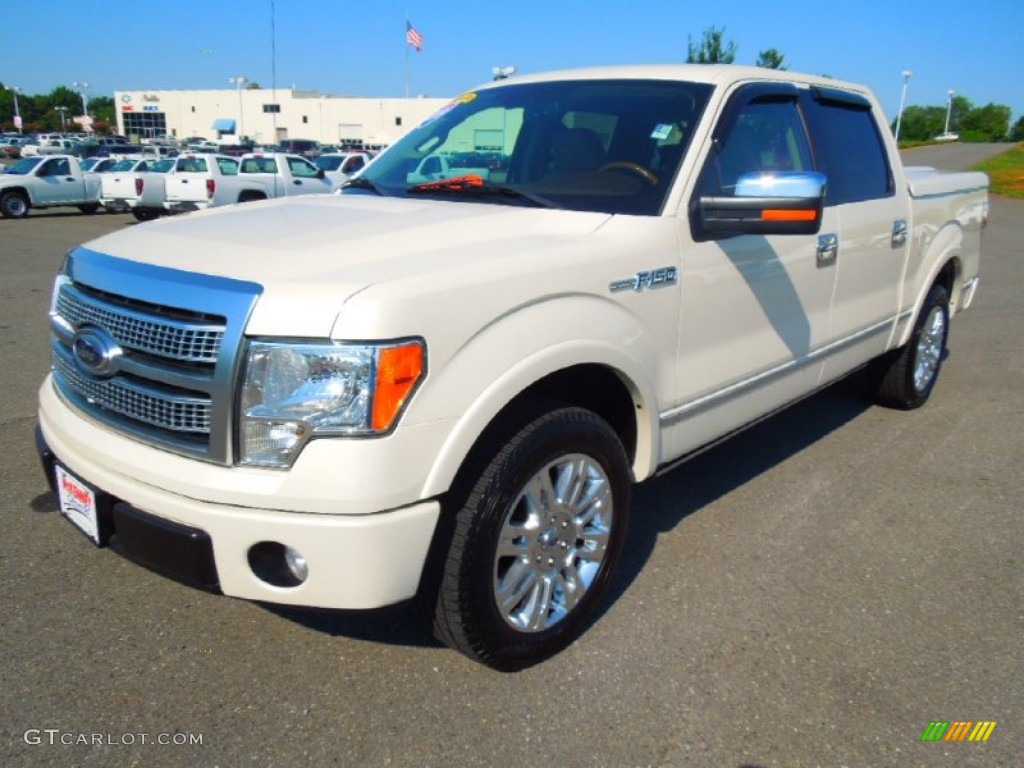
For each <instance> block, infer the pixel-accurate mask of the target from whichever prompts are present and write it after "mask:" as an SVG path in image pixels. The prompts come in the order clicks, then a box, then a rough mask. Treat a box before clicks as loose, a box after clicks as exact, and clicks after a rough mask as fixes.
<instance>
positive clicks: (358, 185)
mask: <svg viewBox="0 0 1024 768" xmlns="http://www.w3.org/2000/svg"><path fill="white" fill-rule="evenodd" d="M341 189H342V190H346V189H366V190H369V191H370V192H373V193H374V194H377V195H381V196H385V195H386V194H387V193H386V192H384V190H382V189H381V188H380V187H378V186H377V185H376V184H374V183H373V182H372V181H370V180H369V179H365V178H363V177H362V176H354V177H353V178H351V179H349V180H348V181H346V182H345V183H344V184H342V185H341Z"/></svg>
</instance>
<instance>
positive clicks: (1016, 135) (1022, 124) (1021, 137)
mask: <svg viewBox="0 0 1024 768" xmlns="http://www.w3.org/2000/svg"><path fill="white" fill-rule="evenodd" d="M1010 141H1024V117H1018V118H1017V122H1016V123H1014V124H1013V128H1012V129H1011V130H1010Z"/></svg>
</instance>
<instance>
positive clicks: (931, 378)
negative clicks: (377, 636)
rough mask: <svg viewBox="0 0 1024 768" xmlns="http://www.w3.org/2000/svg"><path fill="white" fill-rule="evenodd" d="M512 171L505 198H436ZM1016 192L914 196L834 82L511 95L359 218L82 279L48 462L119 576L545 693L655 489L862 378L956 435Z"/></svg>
mask: <svg viewBox="0 0 1024 768" xmlns="http://www.w3.org/2000/svg"><path fill="white" fill-rule="evenodd" d="M484 140H485V141H486V146H487V150H486V151H487V153H488V154H491V155H497V156H500V158H501V159H500V162H499V163H496V167H494V168H491V169H490V173H489V174H488V177H487V178H484V177H483V175H482V174H473V173H466V172H465V169H462V170H461V171H460V172H459V174H458V175H457V176H455V177H453V178H449V179H444V178H438V179H432V180H430V181H425V182H417V181H411V180H410V176H411V174H414V173H416V169H417V168H422V167H423V161H424V159H425V158H426V157H428V156H431V155H439V156H445V157H450V156H451V155H452V154H453V153H456V152H465V147H466V146H467V145H472V143H473V142H474V141H476V142H480V141H484ZM488 167H489V168H490V166H488ZM987 183H988V182H987V178H986V177H985V176H984V175H983V174H978V173H940V172H937V171H934V170H930V169H918V170H914V171H907V170H905V169H904V168H903V167H902V165H901V163H900V159H899V156H898V154H897V151H896V146H895V144H894V143H893V140H892V137H891V135H890V131H889V129H888V120H887V119H886V117H885V115H884V114H883V113H882V110H881V108H880V107H879V104H878V102H877V101H876V99H875V97H874V96H873V95H872V94H871V93H870V92H869V91H868V90H866V89H865V88H863V87H860V86H857V85H853V84H850V83H844V82H840V81H837V80H831V79H827V78H822V77H814V76H805V75H798V74H794V73H791V72H780V71H775V70H769V69H760V68H742V67H731V66H713V65H699V66H685V65H671V66H643V67H624V68H602V69H587V70H577V71H568V72H556V73H551V74H543V75H526V76H517V77H516V78H514V79H508V80H504V81H501V82H497V83H488V84H486V85H484V86H481V87H480V88H478V89H476V90H473V91H470V92H468V93H466V94H464V95H463V96H461V97H459V98H458V99H456V100H454V101H453V102H452V103H451V104H449V105H448V106H447V107H445V108H444V109H442V110H441V111H439V112H438V113H437V114H436V115H434V116H433V117H431V118H429V119H428V120H426V121H425V122H423V123H422V124H421V125H420V126H418V127H416V128H415V129H413V130H412V131H410V132H409V134H408V135H407V136H405V137H404V138H403V139H401V140H400V141H398V142H397V143H395V144H394V145H392V146H391V147H390V148H389V149H388V150H387V151H385V152H384V153H383V154H382V155H381V156H380V157H378V158H377V159H375V160H374V162H373V163H372V164H371V165H370V166H368V167H367V168H366V169H364V170H363V171H362V173H361V174H360V175H359V176H358V177H356V178H355V179H353V180H352V181H350V182H349V185H348V187H347V188H346V189H344V190H343V193H342V194H340V195H328V196H315V197H302V198H298V199H286V200H278V201H267V202H265V203H261V204H258V205H253V206H236V207H231V208H226V209H222V210H211V211H205V212H202V213H199V214H195V215H193V216H188V217H185V218H184V219H167V220H162V221H157V222H153V223H151V224H148V225H147V226H145V227H137V228H129V229H126V230H122V231H118V232H115V233H113V234H110V235H107V236H105V237H102V238H100V239H98V240H95V241H92V242H90V243H87V244H86V245H83V246H81V247H78V248H75V249H74V250H72V251H71V253H70V254H69V255H68V257H67V259H66V262H65V264H64V267H63V269H62V270H61V272H60V274H59V276H58V278H57V280H56V284H55V288H54V296H53V303H52V312H51V327H52V335H53V340H52V350H53V370H52V374H51V375H49V376H48V377H47V378H46V380H45V382H44V383H43V385H42V387H41V389H40V393H39V394H40V408H39V432H38V440H39V450H40V455H41V456H42V459H43V464H44V467H45V468H46V473H47V476H48V478H49V480H50V482H51V484H52V487H53V488H54V490H55V491H56V493H57V495H58V497H59V503H60V508H61V510H62V511H63V513H64V514H65V515H66V516H67V517H68V518H69V519H70V520H71V521H72V522H73V523H74V524H75V525H76V526H77V527H78V528H80V529H81V531H83V532H84V533H85V534H86V535H87V536H88V538H89V539H90V540H91V541H92V542H94V543H96V544H98V545H100V546H104V545H107V544H108V543H111V542H116V543H117V544H118V548H119V550H120V551H121V552H123V553H125V554H126V555H128V556H129V557H131V558H133V559H135V560H136V561H138V562H140V563H142V564H144V565H146V566H148V567H150V568H153V569H155V570H157V571H159V572H161V573H164V574H167V575H169V576H172V577H174V578H178V579H181V580H183V581H185V582H188V583H191V584H194V585H198V586H200V587H204V588H206V589H210V590H216V591H220V592H223V593H224V594H227V595H232V596H235V597H242V598H247V599H251V600H259V601H265V602H271V603H288V604H296V605H306V606H320V607H327V608H374V607H378V606H384V605H388V604H391V603H395V602H399V601H403V600H407V599H409V598H414V597H415V598H416V599H418V600H419V601H421V603H422V604H423V605H424V606H425V607H426V609H427V611H428V612H429V613H430V614H431V616H432V617H433V626H434V629H435V632H436V633H437V635H438V637H440V638H441V639H442V640H444V642H446V643H448V644H450V645H451V646H452V647H454V648H457V649H458V650H460V651H462V652H463V653H465V654H467V655H468V656H470V657H472V658H475V659H478V660H480V661H482V662H484V663H486V664H489V665H491V666H493V667H496V668H499V669H505V670H511V669H518V668H521V667H523V666H526V665H529V664H532V663H535V662H537V661H539V660H542V659H544V658H547V657H549V656H551V655H552V654H554V653H557V652H558V651H559V650H561V649H563V648H565V647H566V646H567V645H568V644H570V643H571V642H572V641H573V640H574V639H575V638H576V637H578V636H579V634H580V633H581V632H582V631H583V630H584V629H585V627H586V626H587V623H588V620H589V618H590V617H591V616H592V615H593V612H594V610H595V609H596V608H597V607H598V606H599V605H600V603H601V602H602V600H603V599H604V598H605V597H606V596H607V593H608V589H609V585H610V583H611V580H612V578H613V574H614V572H615V566H616V563H617V561H618V560H619V559H620V555H621V553H622V549H623V545H624V543H625V540H626V535H625V534H626V526H627V521H628V519H629V517H630V514H631V513H632V514H640V515H642V514H645V513H646V512H647V510H645V509H643V508H639V509H634V510H631V499H630V490H631V488H632V486H633V484H634V483H636V482H638V481H641V480H644V479H646V478H649V477H651V476H653V475H655V474H657V473H659V472H662V471H665V470H667V469H669V468H671V467H672V466H674V465H675V464H677V463H679V462H680V461H682V460H685V459H686V458H687V457H689V456H692V455H693V454H694V453H696V452H698V451H701V450H702V449H704V448H706V447H707V446H709V445H711V444H713V443H715V442H716V441H719V440H722V439H724V438H726V437H728V436H729V435H732V434H733V433H735V432H736V431H737V430H740V429H742V428H743V427H745V426H747V425H749V424H751V423H753V422H755V421H757V420H759V419H762V418H763V417H765V416H766V415H767V414H771V413H773V412H775V411H776V410H778V409H779V408H782V407H783V406H785V405H787V404H789V403H792V402H793V401H795V400H798V399H800V398H802V397H805V396H806V395H808V394H809V393H812V392H814V391H816V390H817V389H819V388H821V387H823V386H825V385H827V384H828V383H829V382H832V381H835V380H836V379H838V378H840V377H843V376H846V375H847V374H849V373H850V372H852V371H855V370H857V369H860V368H862V367H863V366H867V369H868V374H869V375H868V376H866V377H865V380H866V381H868V382H869V383H870V387H871V395H872V396H873V397H874V398H875V399H876V400H877V401H878V402H880V403H884V404H886V405H889V406H893V407H896V408H901V409H911V408H916V407H918V406H921V405H922V404H924V403H925V402H926V401H927V400H928V398H929V396H930V395H932V393H933V390H934V388H935V385H936V381H937V379H938V377H939V372H940V369H941V366H942V365H943V362H944V360H945V357H946V350H947V340H948V335H949V331H950V321H951V319H952V318H953V317H954V316H956V315H957V314H959V313H960V312H962V311H964V310H966V309H967V308H968V307H970V305H971V302H972V300H973V299H974V296H975V289H976V288H977V286H978V268H979V251H980V240H981V231H982V227H983V225H984V224H985V221H986V218H987V213H988V210H987V206H988V203H987ZM879 439H880V441H882V440H884V436H881V435H880V436H879Z"/></svg>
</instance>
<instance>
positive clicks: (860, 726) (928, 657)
mask: <svg viewBox="0 0 1024 768" xmlns="http://www.w3.org/2000/svg"><path fill="white" fill-rule="evenodd" d="M998 149H1001V148H999V147H996V148H991V147H977V146H973V147H972V146H971V145H954V146H946V147H938V148H928V149H922V150H914V151H912V152H909V153H906V154H907V156H906V159H907V162H908V163H910V164H915V165H934V166H937V167H940V168H948V169H956V168H962V167H967V166H969V165H970V164H972V163H973V162H976V161H977V159H979V157H980V154H981V153H986V152H987V153H988V154H991V153H993V152H995V151H998ZM124 226H134V223H133V220H132V219H131V218H130V217H127V216H123V215H120V216H119V215H110V214H99V215H96V216H85V215H81V214H79V213H78V212H77V211H64V210H58V211H56V212H48V211H41V212H33V213H32V214H31V215H30V216H29V218H28V219H26V220H23V221H9V220H3V221H0V296H2V301H0V350H2V353H3V356H2V363H0V384H2V387H0V392H2V393H3V397H2V398H0V425H2V427H3V428H2V429H0V456H2V457H3V469H2V470H0V511H2V514H3V520H2V523H0V534H2V535H0V595H2V596H3V598H2V599H3V602H2V614H0V616H2V618H0V726H2V728H0V766H5V767H7V766H11V767H17V766H39V765H54V766H71V765H75V766H121V765H140V766H165V765H166V766H173V765H181V766H225V767H226V766H242V765H253V766H271V765H273V766H303V765H310V766H320V765H339V766H378V765H380V766H456V765H457V766H501V767H505V766H565V767H572V766H715V767H719V766H724V767H729V768H741V767H744V768H750V767H753V766H851V767H852V766H865V767H868V766H869V767H871V768H875V767H878V766H986V767H988V766H1015V767H1019V766H1021V764H1022V763H1021V760H1022V757H1024V724H1022V717H1024V711H1022V703H1024V664H1022V660H1024V653H1022V638H1024V631H1022V630H1024V590H1022V562H1024V555H1022V551H1024V546H1022V545H1024V524H1022V516H1021V499H1022V498H1024V472H1022V467H1024V407H1022V406H1024V397H1022V391H1021V386H1020V382H1021V380H1022V377H1024V352H1022V347H1021V341H1020V340H1021V339H1022V338H1024V296H1022V288H1024V259H1022V258H1021V245H1020V244H1021V243H1024V203H1022V202H1020V201H1011V200H1006V199H993V200H992V205H991V223H990V225H989V228H988V229H987V230H986V232H985V234H984V243H983V249H984V253H983V266H982V281H981V287H980V289H979V293H978V296H977V299H976V302H975V306H974V307H973V308H972V309H971V310H970V311H969V312H967V313H965V314H964V315H962V316H960V317H958V318H956V320H955V322H954V324H953V328H952V334H951V339H950V348H951V357H950V358H949V360H948V361H947V362H946V364H945V367H944V368H943V372H942V377H941V379H940V382H939V384H938V387H937V389H936V391H935V393H934V395H933V398H932V400H931V402H930V403H929V404H928V405H927V406H926V407H924V408H922V409H920V410H918V411H915V412H911V413H902V412H897V411H891V410H886V409H883V408H879V407H875V406H871V405H869V404H868V403H866V402H865V401H864V399H863V397H862V396H861V390H860V384H861V382H860V381H859V379H858V378H857V377H856V376H855V377H851V378H850V379H847V380H846V381H844V382H841V383H840V384H838V385H836V386H834V387H832V388H830V389H828V390H826V391H825V392H823V393H821V394H819V395H817V396H815V397H814V398H811V399H809V400H807V401H805V402H803V403H801V404H799V405H798V406H796V407H794V408H792V409H790V410H789V411H787V412H785V413H783V414H781V415H779V416H777V417H775V418H773V419H771V420H770V421H768V422H766V423H764V424H761V425H759V426H758V427H756V428H754V429H752V430H750V431H748V432H746V433H745V434H743V435H741V436H739V437H738V438H736V439H734V440H732V441H730V442H728V443H726V444H724V445H723V446H721V447H719V448H717V449H714V450H712V451H710V452H708V453H706V454H704V455H703V456H701V457H700V458H698V459H696V460H694V461H693V462H691V463H689V464H687V465H685V466H683V467H682V468H680V469H679V470H677V471H675V472H673V473H671V474H669V475H667V476H665V477H662V478H659V479H657V480H654V481H651V482H648V483H645V484H643V485H642V486H641V487H640V488H639V489H638V491H637V493H636V495H635V501H634V517H633V521H634V526H633V529H632V530H631V532H630V541H629V544H628V553H627V557H626V559H625V562H624V567H623V569H622V572H621V573H620V576H619V579H618V581H617V586H616V592H615V594H614V596H613V600H612V601H611V602H610V604H609V605H608V606H607V608H606V609H605V610H604V611H603V612H602V613H601V615H600V616H599V617H598V618H597V620H596V621H595V623H594V625H593V627H591V629H590V630H589V631H588V632H587V633H586V634H585V635H584V636H583V637H582V638H581V639H580V640H579V641H578V642H577V643H576V644H575V645H573V646H572V647H571V648H569V649H568V650H566V651H565V652H564V653H562V654H561V655H559V656H557V657H556V658H554V659H552V660H550V661H549V662H547V663H544V664H542V665H539V666H536V667H534V668H531V669H529V670H526V671H524V672H520V673H516V674H500V673H497V672H493V671H490V670H488V669H486V668H484V667H482V666H479V665H476V664H473V663H472V662H470V661H469V660H467V659H465V658H463V657H462V656H460V655H458V654H456V653H455V652H453V651H450V650H448V649H446V648H443V647H441V646H440V645H438V644H437V643H436V642H435V641H434V640H433V639H432V637H431V635H430V634H429V632H428V631H427V629H426V628H425V625H424V624H423V623H422V622H421V621H420V620H419V618H418V617H417V615H416V614H415V613H414V611H413V610H412V609H410V608H409V607H399V608H396V609H392V610H388V611H382V612H376V613H370V614H353V613H330V612H317V611H308V610H297V609H285V608H275V607H270V606H263V605H258V604H253V603H248V602H243V601H240V600H232V599H229V598H224V597H217V596H213V595H208V594H205V593H202V592H198V591H195V590H192V589H189V588H187V587H184V586H181V585H179V584H177V583H174V582H171V581H168V580H166V579H163V578H161V577H158V576H155V575H153V574H151V573H149V572H148V571H145V570H143V569H141V568H139V567H137V566H135V565H133V564H131V563H129V562H127V561H124V560H122V559H121V558H119V557H117V556H116V555H114V554H113V553H111V552H110V551H98V550H97V549H95V548H94V547H93V546H92V545H91V544H90V543H89V542H88V541H87V540H86V539H85V538H84V537H83V536H81V535H79V534H78V533H77V532H76V531H75V530H74V529H72V527H71V526H70V525H69V524H68V523H67V522H65V521H64V520H63V519H62V518H61V517H60V515H59V514H58V513H57V512H56V511H55V501H54V498H53V496H52V494H50V493H49V492H48V490H47V487H46V484H45V482H44V480H43V477H42V474H41V472H40V470H39V468H38V466H37V460H36V456H35V451H34V444H33V428H34V425H35V397H36V394H35V393H36V389H37V387H38V386H39V383H40V381H41V380H42V378H43V376H44V375H45V373H46V370H47V366H48V336H47V325H46V310H47V307H48V302H49V294H50V287H51V285H52V280H53V275H54V273H55V272H56V271H57V269H58V268H59V266H60V263H61V259H62V257H63V254H64V253H65V252H66V250H67V249H68V248H70V247H72V246H73V245H75V244H77V243H80V242H83V241H86V240H88V239H90V238H92V237H95V236H97V235H99V234H102V233H104V232H108V231H111V230H114V229H118V228H120V227H124ZM936 720H938V721H965V720H969V721H995V722H996V723H997V725H996V727H995V728H994V730H993V731H992V733H991V736H990V737H989V740H988V741H987V742H985V743H972V742H966V741H965V742H936V743H922V741H921V737H922V734H923V733H924V731H925V729H926V728H927V727H928V725H929V723H930V722H931V721H936ZM162 741H166V742H170V743H160V742H162ZM197 742H199V743H197Z"/></svg>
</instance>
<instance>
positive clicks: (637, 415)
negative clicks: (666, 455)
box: [423, 345, 659, 497]
mask: <svg viewBox="0 0 1024 768" xmlns="http://www.w3.org/2000/svg"><path fill="white" fill-rule="evenodd" d="M589 351H590V353H591V354H589V355H588V354H583V349H581V348H578V347H577V346H576V345H574V348H573V350H572V351H571V352H570V351H569V350H567V349H564V348H563V349H558V348H555V349H548V350H543V351H540V352H538V353H537V354H536V355H534V356H532V357H531V358H528V359H525V360H523V361H521V363H520V364H519V365H517V366H515V367H513V368H512V369H510V370H508V371H506V372H505V373H504V374H503V375H501V376H500V377H498V378H497V379H496V380H494V381H493V382H492V383H491V384H490V385H489V386H487V387H486V388H485V389H484V391H483V392H481V393H480V395H479V396H478V397H476V398H474V399H473V402H472V403H471V404H470V406H469V407H468V408H467V409H466V410H465V412H464V413H462V414H461V415H460V417H459V419H458V420H457V422H456V424H455V426H454V427H453V429H452V430H451V431H450V432H449V433H448V436H447V438H446V440H445V441H444V444H443V445H442V447H441V449H440V451H438V454H437V457H436V459H435V461H434V462H433V464H432V466H431V468H430V471H429V473H428V476H427V479H426V482H425V486H424V491H423V495H424V497H430V496H436V495H440V494H443V493H444V492H446V491H447V490H449V488H451V487H452V485H453V484H454V483H455V481H456V478H457V476H458V475H459V473H460V472H462V471H463V470H464V469H465V468H466V467H467V466H471V465H472V462H473V457H474V456H478V455H480V454H483V453H486V449H487V447H488V445H489V441H491V440H493V439H495V438H496V436H497V435H498V434H499V433H500V432H501V431H502V430H503V429H505V428H507V427H508V426H509V425H510V424H513V423H515V422H516V421H518V420H521V418H522V416H521V414H523V413H528V412H532V413H536V411H537V410H538V409H539V408H542V407H544V406H545V405H546V404H559V405H569V406H578V407H582V408H586V409H588V410H591V411H593V412H594V413H596V414H597V415H598V416H600V417H601V418H603V419H604V420H605V421H607V422H608V423H609V424H610V425H611V427H612V429H613V430H614V431H615V432H616V434H617V435H618V436H619V439H620V440H621V441H622V444H623V447H624V448H625V451H626V456H627V458H628V460H629V463H630V466H631V468H632V473H633V476H634V478H635V479H637V480H640V479H643V478H646V477H648V476H650V475H651V474H652V473H653V472H654V469H655V468H656V466H657V462H658V449H659V432H658V413H657V407H656V398H655V396H654V393H653V392H652V391H650V390H649V388H647V387H645V386H644V385H642V384H641V383H640V382H641V380H642V379H641V377H640V376H639V373H640V371H639V370H638V369H637V366H636V363H635V361H629V360H628V359H626V358H625V356H624V355H621V354H616V353H615V352H614V351H613V350H611V349H604V350H595V349H590V350H589ZM602 352H603V354H602ZM617 358H618V359H617Z"/></svg>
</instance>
